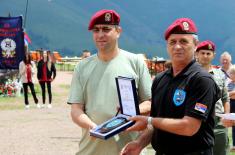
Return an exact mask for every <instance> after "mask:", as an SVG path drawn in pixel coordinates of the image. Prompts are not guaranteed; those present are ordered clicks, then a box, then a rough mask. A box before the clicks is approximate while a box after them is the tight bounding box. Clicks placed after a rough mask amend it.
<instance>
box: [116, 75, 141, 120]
mask: <svg viewBox="0 0 235 155" xmlns="http://www.w3.org/2000/svg"><path fill="white" fill-rule="evenodd" d="M118 84H119V90H120V96H121V103H122V109H123V114H126V115H131V116H135V115H137V114H136V109H135V99H134V95H133V89H132V83H131V80H128V79H118Z"/></svg>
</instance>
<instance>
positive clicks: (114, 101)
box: [68, 10, 151, 155]
mask: <svg viewBox="0 0 235 155" xmlns="http://www.w3.org/2000/svg"><path fill="white" fill-rule="evenodd" d="M119 22H120V16H119V14H118V13H117V12H115V11H114V10H100V11H98V12H97V13H95V14H94V15H93V16H92V18H91V20H90V24H89V27H88V29H89V30H91V31H92V35H93V40H94V43H95V45H96V47H97V49H98V53H97V54H95V55H92V56H90V57H88V58H86V59H83V60H81V61H80V62H79V64H78V65H77V66H76V68H75V70H74V74H73V79H72V83H71V89H70V96H69V99H68V104H71V117H72V119H73V121H74V123H76V124H77V125H78V126H80V127H81V128H82V138H81V141H80V144H79V152H78V153H77V155H118V154H119V152H120V150H121V148H122V147H123V146H124V145H125V144H126V143H127V142H129V141H131V140H132V138H133V136H134V135H133V134H132V133H121V134H119V135H118V136H115V137H111V138H110V139H108V140H106V141H104V140H100V139H95V140H94V139H93V140H92V138H91V137H90V134H89V131H90V129H92V128H94V127H96V126H97V125H98V124H101V123H103V122H105V121H107V120H108V119H110V118H112V117H113V116H115V114H116V112H117V109H116V108H117V106H118V105H119V104H118V102H119V101H118V95H117V88H116V83H115V77H118V76H125V77H130V78H134V79H135V82H136V86H137V90H138V98H139V102H140V105H139V106H140V112H141V113H148V112H149V111H150V99H151V78H150V75H149V73H148V69H147V66H146V64H145V63H144V61H143V59H141V58H140V57H139V56H138V55H136V54H133V53H130V52H127V51H125V50H122V49H120V48H119V47H118V38H119V37H120V35H121V32H122V29H121V27H120V26H119Z"/></svg>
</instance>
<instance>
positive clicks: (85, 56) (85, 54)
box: [82, 50, 91, 59]
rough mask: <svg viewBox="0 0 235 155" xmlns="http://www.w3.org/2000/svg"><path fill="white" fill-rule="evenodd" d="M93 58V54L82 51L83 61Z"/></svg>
mask: <svg viewBox="0 0 235 155" xmlns="http://www.w3.org/2000/svg"><path fill="white" fill-rule="evenodd" d="M89 56H91V52H90V51H88V50H83V51H82V59H85V58H87V57H89Z"/></svg>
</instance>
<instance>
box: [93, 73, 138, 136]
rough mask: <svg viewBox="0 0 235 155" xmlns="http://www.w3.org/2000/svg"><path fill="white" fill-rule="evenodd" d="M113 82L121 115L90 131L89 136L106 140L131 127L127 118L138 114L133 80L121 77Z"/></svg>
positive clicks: (131, 123)
mask: <svg viewBox="0 0 235 155" xmlns="http://www.w3.org/2000/svg"><path fill="white" fill-rule="evenodd" d="M115 80H116V86H117V93H118V98H119V104H120V110H121V113H120V114H118V115H116V116H114V117H113V118H112V119H110V120H108V121H106V122H104V123H102V124H100V125H99V126H97V127H96V128H95V129H92V130H91V131H90V135H91V136H94V137H97V138H101V139H108V138H110V137H112V136H114V135H116V134H118V133H120V132H122V131H124V130H125V129H127V128H128V127H130V126H132V125H133V124H134V122H133V121H129V120H128V118H129V117H130V116H135V115H138V114H139V113H140V111H139V102H138V98H137V89H136V86H135V80H134V79H133V78H127V77H121V76H119V77H116V78H115Z"/></svg>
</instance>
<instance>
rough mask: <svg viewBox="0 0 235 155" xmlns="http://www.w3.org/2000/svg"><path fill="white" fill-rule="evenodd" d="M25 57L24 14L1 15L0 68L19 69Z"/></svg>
mask: <svg viewBox="0 0 235 155" xmlns="http://www.w3.org/2000/svg"><path fill="white" fill-rule="evenodd" d="M23 58H24V33H23V28H22V16H19V17H0V69H18V68H19V63H20V61H22V60H23Z"/></svg>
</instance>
